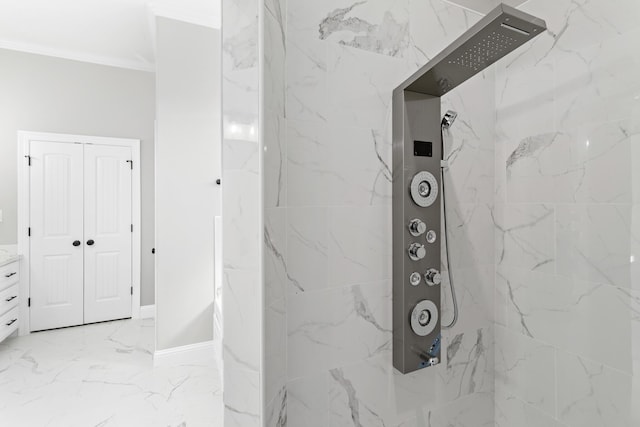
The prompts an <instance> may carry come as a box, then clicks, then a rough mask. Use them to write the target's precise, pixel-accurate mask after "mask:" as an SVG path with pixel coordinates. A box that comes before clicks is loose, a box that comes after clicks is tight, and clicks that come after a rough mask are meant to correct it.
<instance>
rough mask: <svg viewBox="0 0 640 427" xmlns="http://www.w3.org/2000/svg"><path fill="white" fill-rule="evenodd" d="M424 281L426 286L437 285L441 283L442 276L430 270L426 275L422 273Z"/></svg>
mask: <svg viewBox="0 0 640 427" xmlns="http://www.w3.org/2000/svg"><path fill="white" fill-rule="evenodd" d="M424 281H425V282H427V285H429V286H435V285H439V284H440V283H442V276H441V275H440V272H439V271H438V270H436V269H435V268H430V269H429V270H427V272H426V273H424Z"/></svg>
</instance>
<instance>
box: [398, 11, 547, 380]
mask: <svg viewBox="0 0 640 427" xmlns="http://www.w3.org/2000/svg"><path fill="white" fill-rule="evenodd" d="M545 30H546V24H545V22H544V21H543V20H541V19H538V18H536V17H534V16H531V15H528V14H526V13H524V12H522V11H519V10H516V9H514V8H512V7H509V6H506V5H502V4H501V5H499V6H497V7H496V8H495V9H494V10H493V11H491V12H489V13H488V14H487V15H486V16H485V17H484V18H482V19H480V20H479V21H478V22H477V23H476V24H475V25H474V26H473V27H471V28H470V29H469V30H467V31H466V32H465V33H464V34H463V35H462V36H461V37H459V38H458V39H457V40H455V41H454V42H453V43H451V45H449V46H448V47H447V48H446V49H445V50H443V51H442V52H441V53H440V54H438V55H436V56H435V57H434V58H433V59H432V60H431V61H429V62H428V63H427V64H426V65H425V66H424V67H422V68H420V69H419V70H418V71H417V72H416V73H415V74H413V75H412V76H411V77H409V78H408V79H407V80H406V81H405V82H403V83H402V84H401V85H400V86H398V87H397V88H396V89H395V90H394V91H393V165H394V170H393V203H392V204H393V366H394V367H395V368H396V369H398V370H399V371H400V372H402V373H408V372H412V371H415V370H418V369H421V368H426V367H428V366H433V365H437V364H438V363H439V360H441V357H440V345H439V343H440V339H441V334H440V329H441V322H440V321H441V318H442V316H441V313H440V311H441V309H440V289H441V286H440V281H441V276H440V271H439V269H440V265H441V264H440V261H441V259H440V258H441V255H440V244H439V243H436V242H439V241H440V239H439V238H438V236H446V235H443V234H442V233H443V230H442V228H441V227H442V222H441V205H442V192H443V187H442V183H441V177H442V174H441V167H442V163H441V161H442V160H443V156H442V133H441V132H442V127H441V126H442V125H447V124H448V125H450V124H451V123H452V122H453V120H454V119H455V117H453V116H451V117H445V119H446V120H445V122H442V120H441V118H442V115H441V112H440V110H441V107H440V97H441V96H443V95H445V94H446V93H448V92H449V91H451V90H453V89H454V88H456V87H457V86H458V85H460V84H462V83H463V82H465V81H466V80H467V79H469V78H471V77H473V76H474V75H476V74H477V73H479V72H481V71H482V70H484V69H485V68H486V67H488V66H489V65H491V64H493V63H494V62H496V61H498V60H499V59H500V58H502V57H504V56H505V55H507V54H508V53H510V52H512V51H513V50H515V49H517V48H518V47H520V46H522V45H523V44H525V43H527V42H528V41H530V40H531V39H533V38H534V37H536V36H537V35H539V34H542V33H543V32H544V31H545ZM487 107H488V106H487ZM442 241H443V242H444V241H445V239H444V237H443V238H442ZM434 343H438V345H434Z"/></svg>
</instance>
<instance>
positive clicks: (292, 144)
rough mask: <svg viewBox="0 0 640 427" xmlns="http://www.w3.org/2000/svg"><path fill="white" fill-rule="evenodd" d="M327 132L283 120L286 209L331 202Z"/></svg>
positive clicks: (317, 126) (315, 125) (321, 127)
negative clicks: (285, 153)
mask: <svg viewBox="0 0 640 427" xmlns="http://www.w3.org/2000/svg"><path fill="white" fill-rule="evenodd" d="M330 158H331V152H330V143H329V129H328V127H327V126H326V125H323V124H318V123H312V122H300V121H293V120H288V121H287V195H288V196H287V200H288V204H289V206H305V205H313V206H318V205H319V206H326V205H328V204H329V203H330V200H331V192H330V190H331V187H332V183H331V181H333V180H336V179H337V177H335V176H334V175H333V174H332V173H331V170H330V169H329V167H330Z"/></svg>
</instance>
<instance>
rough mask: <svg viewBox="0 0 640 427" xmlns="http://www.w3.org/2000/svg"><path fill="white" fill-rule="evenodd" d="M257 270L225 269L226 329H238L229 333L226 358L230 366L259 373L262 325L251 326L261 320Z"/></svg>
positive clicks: (226, 365)
mask: <svg viewBox="0 0 640 427" xmlns="http://www.w3.org/2000/svg"><path fill="white" fill-rule="evenodd" d="M256 283H260V277H259V275H258V274H257V272H250V271H242V270H231V269H225V271H224V275H223V294H224V306H223V316H224V324H225V328H228V327H231V326H227V325H232V326H233V327H235V328H238V329H237V330H232V331H231V333H225V335H224V341H223V357H224V366H225V370H226V368H227V367H229V368H234V369H237V370H240V369H243V370H249V371H253V372H256V373H257V372H258V371H259V369H260V357H261V356H260V340H261V339H260V338H261V331H260V328H257V327H251V326H252V325H259V324H260V322H261V316H260V313H261V310H260V309H259V301H258V298H256V296H255V292H256V290H255V286H256Z"/></svg>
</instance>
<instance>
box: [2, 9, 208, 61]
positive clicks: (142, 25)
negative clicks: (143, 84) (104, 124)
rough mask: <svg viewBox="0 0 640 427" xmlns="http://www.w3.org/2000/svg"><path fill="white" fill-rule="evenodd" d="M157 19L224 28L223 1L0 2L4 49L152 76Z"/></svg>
mask: <svg viewBox="0 0 640 427" xmlns="http://www.w3.org/2000/svg"><path fill="white" fill-rule="evenodd" d="M154 15H159V16H165V17H169V18H174V19H179V20H183V21H188V22H192V23H195V24H199V25H206V26H211V27H215V28H220V0H153V1H152V2H150V0H0V48H5V49H13V50H20V51H25V52H31V53H37V54H42V55H50V56H57V57H62V58H68V59H74V60H80V61H86V62H93V63H98V64H105V65H112V66H117V67H124V68H132V69H137V70H144V71H154V70H155V57H154V40H153V31H152V30H153V29H152V22H153V20H152V19H151V17H152V16H154Z"/></svg>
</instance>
